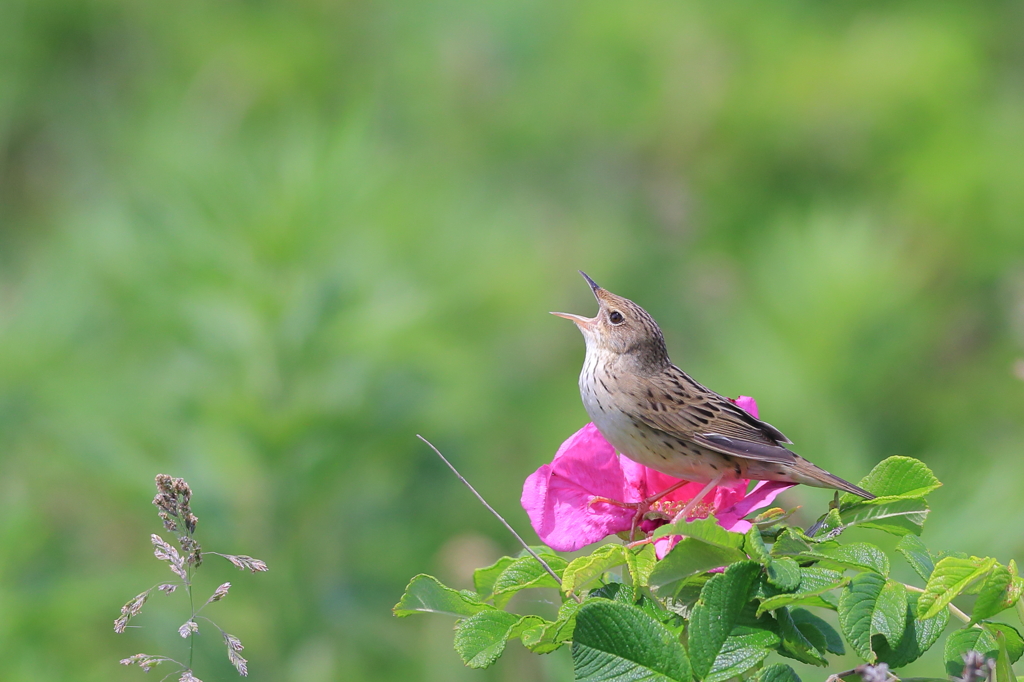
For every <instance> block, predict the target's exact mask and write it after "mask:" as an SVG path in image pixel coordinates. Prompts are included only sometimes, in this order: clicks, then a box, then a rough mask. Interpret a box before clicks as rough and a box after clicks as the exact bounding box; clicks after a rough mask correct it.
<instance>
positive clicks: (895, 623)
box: [871, 580, 908, 646]
mask: <svg viewBox="0 0 1024 682" xmlns="http://www.w3.org/2000/svg"><path fill="white" fill-rule="evenodd" d="M907 608H908V599H907V588H906V587H904V586H903V585H902V584H901V583H897V582H893V581H892V580H886V581H885V585H884V586H883V587H882V593H881V594H879V595H878V601H877V602H875V612H874V614H873V615H872V618H871V634H872V635H876V634H878V635H882V636H883V637H885V639H886V641H887V642H889V644H890V645H891V646H895V645H896V644H898V643H899V641H900V640H901V639H903V631H904V630H905V629H906V626H907Z"/></svg>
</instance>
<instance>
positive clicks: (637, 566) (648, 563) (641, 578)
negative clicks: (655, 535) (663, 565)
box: [626, 544, 658, 587]
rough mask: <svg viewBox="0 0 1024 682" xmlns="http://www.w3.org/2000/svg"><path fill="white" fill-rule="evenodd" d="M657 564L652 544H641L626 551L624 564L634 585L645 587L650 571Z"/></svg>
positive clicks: (649, 577)
mask: <svg viewBox="0 0 1024 682" xmlns="http://www.w3.org/2000/svg"><path fill="white" fill-rule="evenodd" d="M657 565H658V557H657V555H656V554H655V552H654V545H653V544H647V545H641V546H640V547H637V548H634V549H630V550H628V551H627V552H626V566H627V568H628V569H629V574H630V576H632V578H633V584H634V585H638V586H640V587H647V586H648V585H649V584H650V580H651V573H652V572H653V571H654V567H655V566H657Z"/></svg>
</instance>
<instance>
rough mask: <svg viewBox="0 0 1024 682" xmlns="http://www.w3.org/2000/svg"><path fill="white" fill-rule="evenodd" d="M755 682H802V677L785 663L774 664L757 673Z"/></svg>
mask: <svg viewBox="0 0 1024 682" xmlns="http://www.w3.org/2000/svg"><path fill="white" fill-rule="evenodd" d="M754 682H800V676H799V675H797V674H796V671H795V670H793V669H792V668H791V667H789V666H788V665H786V664H785V663H773V664H772V665H767V666H765V667H764V669H762V670H761V671H760V672H759V673H757V675H756V676H755V677H754Z"/></svg>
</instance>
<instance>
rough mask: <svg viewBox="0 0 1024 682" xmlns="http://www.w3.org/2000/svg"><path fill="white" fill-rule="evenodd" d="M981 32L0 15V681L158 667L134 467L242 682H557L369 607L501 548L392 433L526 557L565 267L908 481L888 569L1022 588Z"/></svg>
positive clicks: (798, 496) (1020, 391)
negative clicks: (181, 480) (196, 554)
mask: <svg viewBox="0 0 1024 682" xmlns="http://www.w3.org/2000/svg"><path fill="white" fill-rule="evenodd" d="M1022 36H1024V9H1022V5H1021V4H1020V3H1015V2H1002V3H1000V2H992V3H974V4H965V3H958V2H936V1H931V2H904V3H875V2H862V3H819V2H796V1H792V2H785V1H784V2H774V3H755V2H735V3H721V2H663V1H660V0H653V1H651V2H645V3H639V4H636V3H622V2H608V1H605V0H597V1H592V2H585V3H578V2H537V1H535V0H528V1H526V2H507V1H503V0H498V1H496V2H492V3H483V4H478V3H465V2H462V3H455V2H450V1H447V0H433V1H431V2H424V1H423V0H406V1H405V2H402V3H373V2H362V1H361V0H349V1H337V2H329V1H327V0H320V1H317V0H308V1H298V2H270V1H262V2H257V1H253V2H239V1H235V0H219V1H217V2H211V1H209V0H207V1H195V0H180V1H178V2H172V3H166V2H132V1H130V0H90V1H86V2H78V1H72V0H48V1H45V2H39V1H31V0H6V1H5V2H3V3H0V546H2V549H0V660H2V661H3V663H2V673H0V678H3V679H4V680H16V681H22V680H33V681H44V682H45V681H49V680H72V679H75V680H112V679H114V680H137V679H140V678H141V677H142V673H141V672H140V671H139V670H137V669H124V668H119V667H118V666H117V660H118V659H119V658H122V657H125V656H128V655H130V654H133V653H136V652H139V651H146V652H149V653H166V654H168V655H172V656H173V655H183V653H182V652H183V651H184V650H185V645H184V643H183V641H182V640H181V639H179V638H178V637H177V635H176V634H175V632H174V631H175V629H176V628H177V626H178V625H180V624H181V622H182V621H183V620H184V617H185V616H183V615H182V614H183V609H184V608H185V606H184V604H183V602H182V601H181V600H179V599H178V597H179V595H173V596H171V597H164V596H163V595H158V596H157V597H154V598H153V599H152V600H151V601H150V602H149V604H148V605H147V606H146V608H145V609H144V611H143V614H142V616H140V617H139V618H138V619H137V620H135V621H133V623H137V624H140V625H142V626H143V627H142V628H141V629H131V630H129V631H128V632H127V633H126V634H124V635H115V634H114V633H113V631H112V623H113V619H114V617H115V616H116V615H117V613H118V609H119V608H120V606H121V604H123V603H124V602H125V601H127V600H128V598H130V597H131V596H132V595H134V594H136V593H137V592H139V591H141V590H142V589H145V588H146V587H148V586H149V585H151V584H154V583H156V582H158V581H160V580H162V579H166V578H169V577H170V573H169V572H167V570H166V568H165V567H164V566H162V565H161V564H160V563H159V562H157V561H155V560H154V559H153V558H152V555H151V547H150V545H149V541H148V534H149V533H151V532H159V530H160V525H159V521H158V520H157V518H156V513H155V510H154V509H153V507H152V506H151V505H150V499H151V497H152V495H153V493H154V489H153V486H152V479H153V476H154V475H155V474H156V473H158V472H166V473H169V474H172V475H176V476H183V477H185V478H186V479H187V480H188V481H189V482H190V483H191V484H192V486H193V488H194V490H195V491H196V495H195V498H194V500H193V508H194V510H195V511H196V513H197V514H198V515H199V517H200V525H199V538H200V540H201V541H203V543H204V547H205V548H206V549H213V550H218V551H222V552H229V553H244V554H251V555H253V556H256V557H259V558H261V559H264V560H265V561H267V563H268V564H269V565H270V569H271V570H270V572H269V573H267V574H262V575H256V576H252V575H249V574H248V573H246V574H240V573H238V572H237V571H235V569H233V568H232V567H230V566H229V565H228V564H227V563H226V562H220V563H215V562H214V561H213V560H212V559H211V560H209V561H208V562H207V564H204V567H203V569H202V571H201V572H200V575H199V584H200V586H201V587H200V589H207V590H212V589H213V587H214V586H215V585H217V584H218V583H220V582H223V581H224V580H231V581H233V582H234V584H235V587H234V588H233V589H232V592H231V594H230V596H229V597H228V598H227V599H226V600H225V601H224V602H222V603H220V604H217V605H216V606H215V607H212V608H211V611H212V612H211V613H210V614H209V615H211V616H213V617H215V619H216V620H217V621H218V623H219V624H220V625H221V626H222V627H224V628H226V629H227V630H228V631H230V632H233V633H234V634H236V635H238V636H239V637H240V638H241V639H242V641H243V642H244V643H245V644H246V645H247V648H246V650H245V652H244V653H245V654H246V655H247V657H248V658H249V660H250V669H251V671H252V672H251V676H250V677H251V679H254V680H285V681H293V680H294V681H299V680H302V681H309V682H319V681H325V680H434V681H441V680H522V679H539V680H565V679H569V678H570V676H571V672H570V671H571V662H570V660H569V658H568V654H567V652H565V651H560V652H558V653H556V654H552V655H550V656H547V657H543V658H539V657H535V656H530V655H528V654H525V653H524V652H523V651H522V649H521V647H520V646H519V645H518V644H514V645H511V646H510V648H509V652H508V654H507V655H506V657H505V658H504V659H503V660H502V661H501V662H500V663H499V664H498V665H497V666H495V667H494V668H493V669H490V670H487V671H483V672H480V671H470V670H465V669H463V668H462V666H461V663H460V662H459V660H458V658H457V656H456V655H455V653H454V651H452V649H451V625H452V622H451V621H450V620H448V619H445V618H441V617H435V618H426V617H424V618H408V619H403V620H398V619H395V618H393V617H392V616H391V614H390V608H391V606H392V605H393V604H394V603H395V602H396V601H397V600H398V597H399V596H400V594H401V591H402V589H403V587H404V586H405V584H406V582H407V581H408V579H409V578H410V577H411V576H412V575H413V574H415V573H419V572H432V573H435V574H437V575H439V576H440V577H442V578H443V579H444V580H446V581H449V582H450V583H452V584H455V585H457V586H459V587H468V586H469V585H470V583H469V579H468V576H469V575H470V571H471V569H472V568H473V567H474V566H476V565H482V564H484V563H487V562H489V561H491V560H492V559H494V558H495V557H496V556H498V555H499V553H504V552H514V551H516V547H515V545H514V543H513V541H512V540H511V538H509V537H508V535H507V534H506V533H505V532H504V531H503V529H502V528H501V527H500V526H499V525H498V523H497V522H496V521H495V520H494V519H493V518H491V517H489V516H488V515H487V514H486V513H484V511H483V510H482V509H481V507H480V506H479V504H478V503H477V502H476V501H475V500H474V499H473V498H472V497H471V495H470V494H469V493H468V492H467V491H466V490H465V489H464V488H462V487H461V485H460V484H459V483H458V482H457V481H456V480H455V479H454V477H453V476H452V475H451V474H450V473H449V472H447V470H445V469H444V468H443V465H441V464H440V463H439V462H438V461H437V460H436V458H435V457H434V456H433V455H432V454H431V453H430V451H429V450H428V449H427V448H426V447H425V446H424V445H423V444H422V443H420V442H419V441H418V440H416V438H415V434H417V433H421V434H423V435H424V436H426V437H428V438H430V439H431V440H433V441H434V442H435V443H436V444H437V445H438V447H440V448H441V449H442V451H443V452H445V453H446V454H447V455H448V456H449V457H450V458H451V459H452V460H453V461H454V462H456V463H457V464H458V465H459V466H460V467H461V469H462V471H463V473H464V474H465V475H466V476H467V477H468V478H469V479H470V480H471V481H473V482H474V483H475V484H476V485H477V486H478V488H479V489H480V490H481V492H482V493H483V494H484V495H485V496H486V497H487V498H488V500H489V501H490V502H491V503H492V504H493V505H494V506H495V507H497V508H498V509H499V510H501V511H502V512H503V513H504V514H506V515H507V517H508V518H509V520H510V521H511V522H512V523H513V524H514V525H515V526H517V527H518V528H519V529H521V530H522V531H523V532H524V533H526V534H527V536H528V537H530V538H534V539H535V536H533V534H532V532H529V533H527V531H529V525H528V522H527V520H526V517H525V514H524V513H523V512H522V511H521V509H520V508H519V505H518V498H519V494H520V491H521V485H522V481H523V479H524V478H525V477H526V476H527V474H529V473H530V472H531V471H533V470H534V469H535V468H536V467H537V466H539V465H540V464H541V463H543V462H545V461H548V460H549V459H550V457H551V456H552V454H553V453H554V451H555V449H556V448H557V447H558V445H559V443H560V442H561V441H562V440H563V439H564V438H565V437H567V436H568V435H569V434H571V433H572V432H573V431H575V430H576V429H577V428H579V427H580V426H581V425H582V424H584V423H585V422H586V421H587V419H586V415H585V413H584V411H583V408H582V405H581V404H580V401H579V397H578V393H577V388H576V377H577V374H578V372H579V368H580V365H581V363H582V358H583V342H582V340H581V337H580V335H579V332H578V331H577V330H575V329H574V328H573V327H572V325H571V324H569V323H568V322H565V321H563V320H559V319H556V318H553V317H551V316H549V315H548V314H547V312H548V311H549V310H567V311H570V312H579V313H586V314H592V313H593V311H594V310H595V309H596V307H595V303H594V301H593V299H592V297H591V295H590V292H589V290H588V289H587V287H586V285H585V283H584V282H583V280H582V279H580V277H579V275H578V274H576V269H577V268H582V269H584V270H586V271H587V272H588V273H589V274H590V275H591V276H593V277H594V278H595V279H596V280H597V281H598V282H599V283H601V284H602V285H604V286H606V287H607V288H609V289H611V290H612V291H615V292H616V293H620V294H622V295H625V296H627V297H629V298H632V299H634V300H636V301H637V302H639V303H640V304H641V305H643V306H645V307H646V308H647V309H648V310H650V311H651V312H652V314H653V315H654V316H655V317H656V318H657V319H658V321H659V322H660V323H661V325H662V327H663V328H664V330H665V333H666V336H667V338H668V341H669V348H670V351H671V352H672V355H673V358H674V359H675V361H676V362H677V363H678V364H680V365H681V366H683V367H684V369H687V370H688V371H689V372H690V373H691V374H693V375H694V376H695V377H696V378H697V379H698V380H699V381H702V382H703V383H706V384H708V385H710V386H711V387H713V388H715V389H716V390H718V391H719V392H722V393H724V394H727V395H733V396H735V395H738V394H741V393H742V394H748V395H752V396H755V397H756V398H757V399H758V400H759V403H760V406H761V413H762V416H763V417H765V418H766V419H768V420H769V421H771V422H772V423H774V424H776V425H777V426H779V427H780V428H782V429H783V430H784V431H785V432H786V433H787V435H789V436H790V437H791V438H792V439H793V440H794V441H795V442H796V443H797V447H796V449H797V450H798V451H799V452H801V453H802V454H804V455H806V456H808V457H810V458H811V459H813V460H814V461H815V462H817V463H818V464H820V465H822V466H825V467H826V468H828V469H830V470H831V471H833V472H835V473H837V474H839V475H841V476H843V477H845V478H848V479H852V480H857V479H859V478H860V477H861V476H862V475H863V474H865V473H866V472H867V471H868V470H869V469H870V467H871V466H872V465H873V464H874V463H875V462H877V461H879V460H880V459H882V458H884V457H886V456H888V455H891V454H904V455H911V456H914V457H918V458H921V459H923V460H924V461H926V462H927V463H928V464H929V465H930V466H931V467H932V468H933V469H934V470H935V472H936V474H937V475H938V477H939V478H940V480H942V481H944V482H945V483H946V485H945V487H944V488H943V489H941V490H940V491H939V492H938V493H936V494H935V495H934V496H933V505H934V507H935V511H934V513H933V515H932V518H931V519H930V520H929V524H928V528H927V529H926V534H925V539H926V540H928V542H929V544H930V545H931V546H933V547H935V548H937V549H939V548H950V549H958V550H963V551H967V552H971V553H976V554H981V553H994V554H995V555H996V556H998V557H999V558H1000V559H1001V560H1003V561H1006V560H1009V559H1010V558H1016V559H1017V560H1018V561H1019V560H1024V538H1022V535H1021V533H1020V529H1021V528H1022V527H1024V497H1022V496H1021V494H1020V490H1021V481H1022V477H1024V459H1022V457H1021V452H1022V446H1024V424H1022V420H1021V414H1022V411H1024V383H1022V378H1024V360H1022V358H1024V225H1022V216H1024V37H1022ZM830 497H831V496H830V495H829V493H828V492H827V491H821V490H811V489H802V488H799V489H795V490H793V491H791V492H789V493H787V494H786V495H785V496H784V497H783V498H782V502H783V503H785V504H787V505H789V506H793V505H797V504H802V505H805V507H804V509H805V510H806V512H805V514H804V518H805V519H806V518H813V517H814V516H816V515H817V514H818V513H820V512H821V511H822V510H823V509H824V507H825V505H826V503H827V501H828V500H829V499H830ZM204 585H205V587H202V586H204ZM214 609H215V610H214ZM199 644H200V647H199V650H200V652H201V653H200V654H199V657H198V659H197V664H196V672H197V674H198V675H199V676H200V677H201V678H203V679H204V680H206V682H211V680H227V679H232V678H233V677H234V671H233V670H231V669H230V667H229V666H228V665H227V662H226V657H225V656H224V655H223V649H222V646H221V644H220V642H219V638H218V637H217V636H215V635H210V634H206V636H205V638H204V637H201V638H200V640H199ZM852 661H853V659H850V662H852ZM841 663H842V661H840V662H839V663H837V666H838V665H840V664H841ZM938 665H939V664H938V662H937V661H932V662H930V663H927V664H919V665H918V667H916V668H914V669H913V672H915V673H917V674H932V675H935V674H938V673H940V669H939V668H937V667H935V666H938ZM838 669H839V668H838V667H837V668H836V670H838ZM152 674H156V675H158V677H159V676H160V675H161V674H162V673H152ZM813 674H814V675H815V676H821V677H824V673H823V672H821V671H818V672H815V673H813ZM146 679H149V678H148V677H147V678H146Z"/></svg>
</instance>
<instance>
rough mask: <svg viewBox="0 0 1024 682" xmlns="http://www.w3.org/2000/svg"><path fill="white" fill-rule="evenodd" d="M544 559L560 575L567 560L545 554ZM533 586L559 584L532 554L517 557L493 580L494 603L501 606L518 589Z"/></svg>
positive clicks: (556, 586) (557, 585)
mask: <svg viewBox="0 0 1024 682" xmlns="http://www.w3.org/2000/svg"><path fill="white" fill-rule="evenodd" d="M544 560H545V561H546V562H547V563H548V565H549V566H550V567H551V570H553V571H554V572H555V574H557V575H559V576H561V573H562V571H564V570H565V567H566V566H568V565H569V564H568V562H567V561H566V560H565V559H563V558H562V557H560V556H546V557H544ZM535 587H554V588H558V587H559V584H558V582H557V581H555V579H554V578H553V577H551V574H550V573H548V572H547V571H546V570H545V569H544V567H543V566H541V565H540V562H539V561H537V560H536V559H534V558H533V557H532V556H529V555H527V556H524V557H519V558H518V559H516V560H515V561H513V562H512V563H511V564H509V565H508V566H506V567H505V570H503V571H502V572H501V573H500V574H499V575H498V577H497V578H495V580H494V605H495V606H497V607H498V608H503V607H504V606H505V604H507V603H508V600H509V599H511V598H512V597H513V595H515V594H516V593H517V592H519V591H520V590H525V589H529V588H535Z"/></svg>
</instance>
